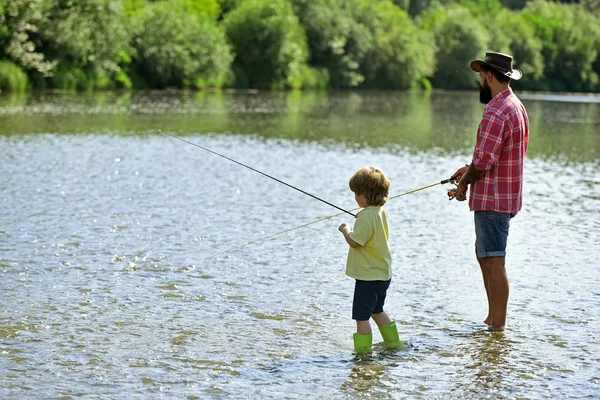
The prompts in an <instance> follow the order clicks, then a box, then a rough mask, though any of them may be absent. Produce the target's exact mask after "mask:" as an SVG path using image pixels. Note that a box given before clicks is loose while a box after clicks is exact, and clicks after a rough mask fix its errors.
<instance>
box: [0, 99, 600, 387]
mask: <svg viewBox="0 0 600 400" xmlns="http://www.w3.org/2000/svg"><path fill="white" fill-rule="evenodd" d="M521 97H522V99H523V102H524V104H525V106H526V107H527V109H528V111H529V114H530V119H531V142H530V150H529V154H528V159H527V162H526V168H525V173H526V179H525V198H524V208H523V210H522V212H521V213H519V215H518V216H517V217H516V218H515V219H514V220H513V221H512V222H511V232H510V237H509V245H508V256H507V270H508V274H509V279H510V281H511V297H510V302H509V314H508V321H507V328H506V330H505V331H504V332H495V333H492V332H488V331H487V329H486V328H485V325H484V324H483V323H482V322H481V321H482V320H483V319H484V318H485V314H486V312H487V302H486V298H485V291H484V288H483V283H482V280H481V274H480V271H479V267H478V265H477V262H476V259H475V256H474V245H473V243H474V230H473V221H472V214H471V213H470V212H469V211H468V207H467V204H466V203H458V202H456V201H448V199H447V196H446V189H448V188H449V186H448V185H446V186H435V187H432V188H429V189H427V190H423V191H420V192H417V193H413V194H410V195H406V196H402V197H399V198H397V199H393V200H391V201H390V202H389V203H388V205H387V208H388V210H389V214H390V224H391V226H390V228H391V234H392V236H391V248H392V252H393V253H392V254H393V259H394V264H393V271H394V272H393V273H394V278H393V280H392V285H391V288H390V291H389V293H388V298H387V302H386V311H387V312H388V313H389V314H390V315H391V316H392V317H393V319H395V320H396V321H397V324H398V326H399V331H400V336H401V338H402V339H403V340H404V341H406V342H408V343H409V344H410V346H409V347H408V348H407V349H405V350H400V351H389V350H387V351H386V350H383V349H381V348H380V347H379V346H377V345H375V348H374V351H373V353H372V354H371V355H366V356H356V355H355V354H354V353H353V348H352V333H353V332H354V329H355V325H354V321H352V320H351V303H352V290H353V281H352V279H350V278H348V277H346V276H345V275H344V268H345V256H346V252H347V245H346V244H345V242H344V240H343V237H342V236H341V234H340V233H339V232H338V231H337V227H338V226H339V224H341V223H342V222H352V221H351V220H352V218H351V217H349V216H348V217H346V216H338V217H335V218H332V219H328V220H324V221H322V222H319V223H315V224H312V225H310V226H307V227H304V228H300V229H297V230H293V231H291V232H289V233H286V234H283V235H280V236H277V237H275V238H272V239H269V240H262V241H259V242H257V243H253V244H250V245H247V246H243V247H241V248H238V247H239V246H241V245H244V244H246V243H248V242H252V241H255V240H257V239H260V238H263V237H266V236H270V235H271V234H275V233H278V232H281V231H285V230H288V229H291V228H294V227H297V226H300V225H303V224H306V223H308V222H312V221H315V220H318V219H320V218H323V217H327V216H330V215H333V214H337V213H338V210H336V209H334V208H332V207H330V206H328V205H326V204H324V203H321V202H318V201H316V200H314V199H312V198H310V197H308V196H305V195H303V194H301V193H299V192H297V191H295V190H293V189H290V188H289V187H286V186H284V185H281V184H279V183H277V182H274V181H273V180H270V179H268V178H266V177H264V176H262V175H260V174H257V173H256V172H253V171H250V170H248V169H246V168H243V167H241V166H239V165H237V164H235V163H232V162H230V161H228V160H225V159H223V158H220V157H218V156H215V155H214V154H211V153H208V152H206V151H204V150H202V149H199V148H197V147H195V146H192V145H190V144H188V143H184V142H182V141H180V140H177V139H174V138H172V137H169V136H166V135H163V134H162V133H161V132H165V133H169V134H173V135H177V136H180V137H182V138H184V139H185V140H187V141H190V142H193V143H195V144H198V145H200V146H203V147H206V148H208V149H211V150H213V151H216V152H219V153H222V154H224V155H227V156H228V157H231V158H233V159H235V160H237V161H240V162H242V163H245V164H248V165H250V166H252V167H254V168H257V169H259V170H261V171H263V172H265V173H268V174H272V175H274V176H276V177H277V178H278V179H281V180H283V181H286V182H288V183H290V184H292V185H295V186H298V187H299V188H301V189H303V190H305V191H307V192H310V193H313V194H315V195H317V196H319V197H321V198H323V199H325V200H327V201H329V202H331V203H334V204H336V205H338V206H340V207H342V208H345V209H352V208H355V207H356V204H355V203H354V198H353V195H352V193H351V192H350V190H349V188H348V179H349V178H350V176H351V175H352V174H353V172H354V171H355V170H356V169H358V168H359V167H361V166H363V165H367V164H372V165H377V166H379V167H381V168H382V169H383V170H385V171H386V172H387V173H388V175H389V177H390V179H391V181H392V189H391V192H392V194H400V193H404V192H406V191H410V190H413V189H417V188H420V187H423V186H427V185H430V184H433V183H436V182H438V181H440V180H442V179H445V178H447V177H449V176H450V175H451V174H452V173H453V172H454V171H455V170H456V169H457V168H459V167H460V166H462V165H464V164H465V163H468V162H469V161H470V153H471V149H472V146H473V143H474V135H475V130H476V127H477V124H478V122H479V118H480V117H481V112H482V106H481V105H479V104H478V103H477V93H470V92H464V93H461V92H433V93H432V94H423V93H393V92H392V93H388V92H330V93H326V92H324V93H318V92H314V93H311V92H308V93H293V92H292V93H228V92H221V93H193V92H147V93H144V92H134V93H100V94H90V95H84V94H66V93H41V94H30V95H26V96H21V97H19V96H17V97H14V96H13V97H9V96H4V97H0V173H1V176H2V178H1V179H0V397H1V398H3V399H26V398H27V399H28V398H39V399H42V398H48V399H58V398H60V399H68V398H90V399H98V398H107V399H113V398H114V399H149V398H168V399H173V398H181V399H208V398H214V399H221V398H223V399H225V398H265V399H281V398H298V399H300V398H302V399H304V398H321V399H354V398H369V399H404V398H406V399H415V398H426V399H431V398H444V399H446V398H449V399H452V398H460V399H479V398H494V399H513V398H531V399H544V398H598V397H600V386H599V385H600V351H599V348H600V347H599V345H598V343H600V321H599V317H600V264H599V262H598V258H599V256H600V245H599V241H600V233H599V232H600V218H599V213H598V210H599V206H600V173H599V172H598V171H599V167H600V102H599V101H597V98H595V97H590V98H576V99H573V98H572V97H569V96H558V97H557V96H552V97H547V98H546V97H544V96H543V95H542V96H540V95H538V94H536V95H529V97H528V95H527V94H523V95H522V96H521ZM232 249H233V250H232ZM380 340H381V338H380V336H379V334H378V332H376V331H375V332H374V342H379V341H380Z"/></svg>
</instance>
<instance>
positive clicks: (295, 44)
mask: <svg viewBox="0 0 600 400" xmlns="http://www.w3.org/2000/svg"><path fill="white" fill-rule="evenodd" d="M224 23H225V27H226V29H227V36H228V37H229V39H230V40H231V42H232V43H233V46H234V49H235V52H236V53H237V57H236V60H237V62H238V63H239V64H240V66H241V67H242V68H243V70H244V71H245V72H246V74H247V76H248V81H249V84H250V86H251V87H256V88H273V89H283V88H294V89H296V88H300V87H302V85H303V82H302V69H303V66H304V65H306V62H307V59H308V46H307V44H306V35H305V32H304V29H303V28H302V26H301V25H300V22H299V21H298V18H297V17H296V15H295V14H294V12H293V10H292V6H291V5H290V3H288V2H287V1H286V0H246V1H244V2H242V3H241V4H240V5H239V6H238V7H237V8H236V9H234V10H233V11H231V12H230V13H229V14H228V15H227V17H226V18H225V20H224Z"/></svg>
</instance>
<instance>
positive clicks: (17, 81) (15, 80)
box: [0, 61, 29, 92]
mask: <svg viewBox="0 0 600 400" xmlns="http://www.w3.org/2000/svg"><path fill="white" fill-rule="evenodd" d="M28 87H29V79H28V78H27V74H26V73H25V71H23V70H22V69H21V68H20V67H19V66H18V65H16V64H15V63H13V62H10V61H0V91H3V90H8V91H11V92H24V91H25V90H26V89H27V88H28Z"/></svg>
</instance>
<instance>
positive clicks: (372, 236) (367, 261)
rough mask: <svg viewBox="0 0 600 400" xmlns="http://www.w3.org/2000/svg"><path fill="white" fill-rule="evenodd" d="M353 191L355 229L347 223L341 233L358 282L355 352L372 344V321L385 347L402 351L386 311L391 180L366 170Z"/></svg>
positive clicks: (348, 272) (358, 174)
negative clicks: (356, 210) (388, 210)
mask: <svg viewBox="0 0 600 400" xmlns="http://www.w3.org/2000/svg"><path fill="white" fill-rule="evenodd" d="M350 190H352V192H354V198H355V199H356V203H358V206H359V207H361V208H363V210H362V211H360V212H359V213H358V215H357V216H356V221H355V222H354V230H351V229H350V225H348V224H346V223H344V224H342V225H340V227H339V230H340V232H342V233H343V234H344V238H345V239H346V242H348V244H349V245H350V249H349V250H348V261H347V263H346V275H348V276H350V277H351V278H354V279H356V283H355V286H354V300H353V301H352V319H354V320H356V331H357V332H356V333H355V334H354V349H355V350H356V351H357V352H365V351H369V350H370V349H371V346H372V345H373V334H372V333H371V324H370V322H369V319H370V318H373V320H374V321H375V323H376V324H377V326H378V328H379V331H380V332H381V336H382V337H383V341H384V344H385V345H386V347H391V348H403V347H405V345H404V343H402V342H400V339H399V337H398V329H397V328H396V323H395V322H393V321H392V320H391V319H390V317H389V316H388V315H387V314H386V313H385V312H384V311H383V304H384V303H385V296H386V292H387V289H388V288H389V286H390V281H391V277H392V269H391V267H392V256H391V254H390V249H389V247H388V237H389V230H388V213H387V210H386V209H385V208H384V207H383V205H384V204H385V202H386V201H387V200H388V194H389V190H390V180H389V179H388V177H387V176H386V175H385V173H384V172H383V171H381V170H380V169H378V168H375V167H371V166H369V167H364V168H361V169H359V170H358V171H356V173H355V174H354V175H353V176H352V178H351V179H350Z"/></svg>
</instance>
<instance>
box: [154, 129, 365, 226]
mask: <svg viewBox="0 0 600 400" xmlns="http://www.w3.org/2000/svg"><path fill="white" fill-rule="evenodd" d="M158 132H160V133H162V134H163V135H165V136H170V137H172V138H175V139H178V140H181V141H182V142H185V143H188V144H191V145H192V146H196V147H198V148H199V149H202V150H205V151H208V152H209V153H212V154H214V155H216V156H219V157H222V158H224V159H226V160H229V161H231V162H234V163H236V164H238V165H241V166H242V167H246V168H248V169H250V170H252V171H254V172H258V173H259V174H261V175H264V176H266V177H267V178H271V179H273V180H274V181H276V182H279V183H281V184H283V185H285V186H287V187H290V188H292V189H295V190H297V191H299V192H300V193H304V194H305V195H307V196H310V197H312V198H313V199H316V200H319V201H322V202H323V203H325V204H327V205H330V206H331V207H333V208H337V209H338V210H340V211H343V213H346V214H350V215H352V216H353V217H356V214H353V213H352V212H350V211H347V210H345V209H343V208H341V207H338V206H336V205H335V204H333V203H330V202H328V201H326V200H323V199H321V198H319V197H317V196H315V195H314V194H310V193H308V192H305V191H304V190H302V189H299V188H297V187H296V186H293V185H290V184H289V183H286V182H284V181H282V180H281V179H277V178H275V177H274V176H271V175H269V174H266V173H264V172H262V171H259V170H257V169H256V168H252V167H250V166H248V165H246V164H243V163H241V162H239V161H236V160H234V159H233V158H229V157H227V156H224V155H223V154H220V153H217V152H216V151H212V150H210V149H207V148H206V147H203V146H200V145H199V144H196V143H194V142H190V141H189V140H186V139H183V138H181V137H179V136H175V135H172V134H170V133H167V132H163V131H161V130H160V129H158ZM343 213H342V214H343Z"/></svg>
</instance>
